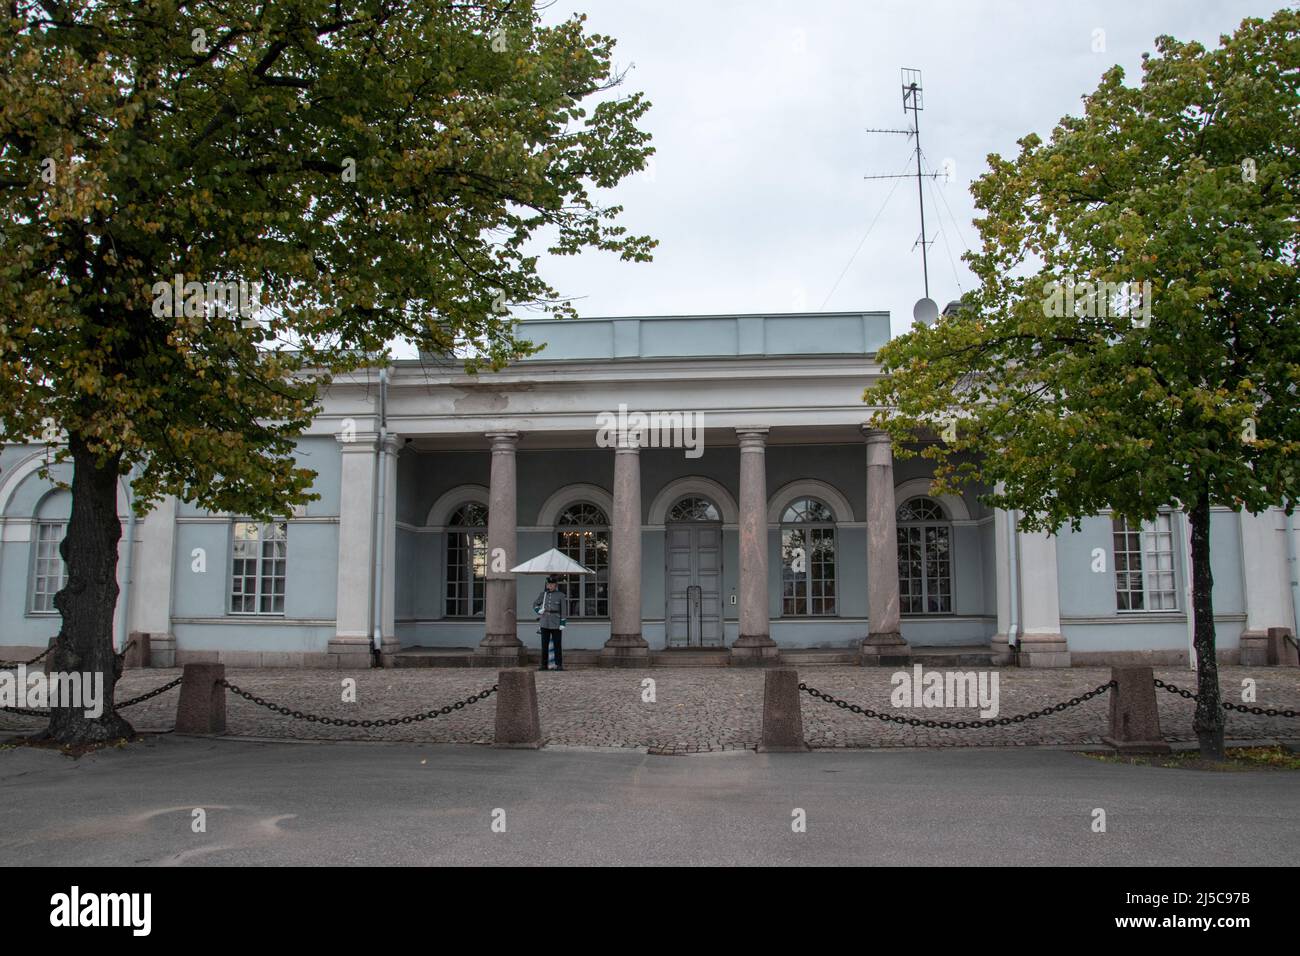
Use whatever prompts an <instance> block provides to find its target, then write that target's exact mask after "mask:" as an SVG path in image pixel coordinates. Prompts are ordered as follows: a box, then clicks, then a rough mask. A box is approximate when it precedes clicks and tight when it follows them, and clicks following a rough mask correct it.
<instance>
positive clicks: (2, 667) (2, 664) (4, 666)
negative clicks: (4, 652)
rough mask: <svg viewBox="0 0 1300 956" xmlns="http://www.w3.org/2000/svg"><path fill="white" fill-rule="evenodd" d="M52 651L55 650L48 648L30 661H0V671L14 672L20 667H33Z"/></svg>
mask: <svg viewBox="0 0 1300 956" xmlns="http://www.w3.org/2000/svg"><path fill="white" fill-rule="evenodd" d="M52 650H54V648H52V647H47V648H45V650H43V651H41V652H40V653H39V654H37V655H36V656H35V657H33V658H32V659H31V660H30V661H0V671H12V670H17V669H18V668H19V667H31V666H32V665H33V664H35V663H36V662H37V661H39V660H40V659H41V658H42V657H44V656H45V655H46V654H48V653H49V652H50V651H52Z"/></svg>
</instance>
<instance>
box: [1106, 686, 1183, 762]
mask: <svg viewBox="0 0 1300 956" xmlns="http://www.w3.org/2000/svg"><path fill="white" fill-rule="evenodd" d="M1110 676H1111V680H1113V681H1115V684H1116V686H1114V687H1112V688H1111V689H1110V733H1109V734H1107V735H1106V736H1104V737H1102V738H1101V739H1102V741H1103V742H1105V743H1107V744H1109V745H1110V746H1112V747H1114V748H1115V749H1116V750H1118V751H1119V752H1120V753H1130V754H1133V753H1136V754H1164V753H1169V745H1168V744H1167V743H1165V741H1164V738H1163V737H1162V736H1161V734H1160V710H1159V708H1158V707H1157V706H1156V685H1155V683H1154V682H1153V680H1152V677H1153V675H1152V673H1151V668H1149V667H1115V668H1112V669H1111V672H1110Z"/></svg>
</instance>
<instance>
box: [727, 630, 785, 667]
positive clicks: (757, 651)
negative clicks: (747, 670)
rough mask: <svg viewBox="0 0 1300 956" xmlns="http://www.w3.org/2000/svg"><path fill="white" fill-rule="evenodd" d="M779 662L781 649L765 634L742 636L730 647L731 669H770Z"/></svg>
mask: <svg viewBox="0 0 1300 956" xmlns="http://www.w3.org/2000/svg"><path fill="white" fill-rule="evenodd" d="M780 661H781V648H780V647H778V646H777V643H776V641H774V640H772V638H771V637H769V636H768V635H767V634H742V635H740V637H738V638H736V643H734V644H732V645H731V665H732V666H733V667H771V666H772V665H773V664H778V663H780Z"/></svg>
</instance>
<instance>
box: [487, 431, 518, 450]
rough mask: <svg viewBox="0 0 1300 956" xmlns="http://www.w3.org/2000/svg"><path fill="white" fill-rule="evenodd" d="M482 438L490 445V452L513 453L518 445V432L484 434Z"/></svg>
mask: <svg viewBox="0 0 1300 956" xmlns="http://www.w3.org/2000/svg"><path fill="white" fill-rule="evenodd" d="M483 437H484V438H486V439H487V440H488V441H490V442H491V443H492V450H493V451H494V452H496V451H514V449H515V446H516V445H517V444H519V432H484V433H483Z"/></svg>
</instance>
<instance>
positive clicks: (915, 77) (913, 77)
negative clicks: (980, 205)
mask: <svg viewBox="0 0 1300 956" xmlns="http://www.w3.org/2000/svg"><path fill="white" fill-rule="evenodd" d="M922 109H924V104H923V100H922V96H921V71H920V70H910V69H908V68H907V67H903V112H904V113H909V112H910V113H911V114H912V128H911V129H868V130H867V132H868V133H897V134H899V135H902V136H912V137H915V139H916V198H917V199H918V200H919V201H920V203H921V238H920V239H918V240H917V241H916V242H914V243H912V248H913V249H915V248H916V247H917V244H918V243H919V244H920V246H921V270H922V272H923V274H924V276H925V297H926V298H927V299H928V298H930V261H929V256H928V254H927V247H928V246H929V242H927V241H926V238H925V191H924V190H923V189H922V188H921V180H922V179H938V178H939V177H940V176H941V175H942V173H923V172H921V123H920V113H921V110H922ZM862 178H863V179H911V178H912V174H911V173H903V174H895V175H893V176H864V177H862Z"/></svg>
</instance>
